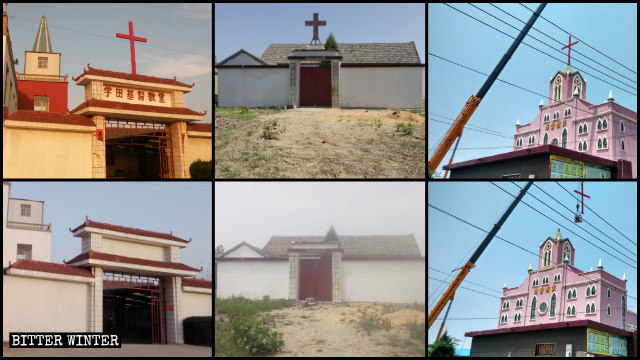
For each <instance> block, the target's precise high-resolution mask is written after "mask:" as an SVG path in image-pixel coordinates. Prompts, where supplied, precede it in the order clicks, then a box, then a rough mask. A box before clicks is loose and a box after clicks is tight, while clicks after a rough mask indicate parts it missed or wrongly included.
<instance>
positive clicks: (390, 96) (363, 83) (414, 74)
mask: <svg viewBox="0 0 640 360" xmlns="http://www.w3.org/2000/svg"><path fill="white" fill-rule="evenodd" d="M423 74H424V68H423V67H378V68H376V67H362V68H352V67H346V68H343V67H341V68H340V107H343V108H348V107H352V108H359V107H366V108H400V109H405V108H412V109H413V108H420V107H422V94H423V91H422V88H423V86H422V78H423Z"/></svg>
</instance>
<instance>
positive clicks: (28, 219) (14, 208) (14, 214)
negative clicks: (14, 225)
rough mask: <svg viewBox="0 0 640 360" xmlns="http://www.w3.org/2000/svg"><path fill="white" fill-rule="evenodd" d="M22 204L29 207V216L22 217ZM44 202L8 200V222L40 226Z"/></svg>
mask: <svg viewBox="0 0 640 360" xmlns="http://www.w3.org/2000/svg"><path fill="white" fill-rule="evenodd" d="M22 204H25V205H31V214H30V215H29V216H25V215H22V211H21V209H22ZM43 207H44V202H42V201H38V200H23V199H9V209H8V211H9V214H8V215H9V216H8V219H7V220H8V221H17V222H23V223H29V224H42V219H43V217H42V209H43Z"/></svg>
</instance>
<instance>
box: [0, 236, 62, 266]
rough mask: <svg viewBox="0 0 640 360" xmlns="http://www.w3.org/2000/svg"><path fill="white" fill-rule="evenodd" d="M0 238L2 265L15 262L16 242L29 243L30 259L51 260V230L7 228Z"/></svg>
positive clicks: (16, 254)
mask: <svg viewBox="0 0 640 360" xmlns="http://www.w3.org/2000/svg"><path fill="white" fill-rule="evenodd" d="M5 231H6V232H5V237H4V239H2V242H3V251H2V267H7V266H9V261H11V263H12V264H13V263H15V262H16V261H17V257H18V244H24V245H29V244H30V245H31V260H37V261H48V262H50V261H51V232H50V231H37V230H24V229H14V228H8V229H6V230H5Z"/></svg>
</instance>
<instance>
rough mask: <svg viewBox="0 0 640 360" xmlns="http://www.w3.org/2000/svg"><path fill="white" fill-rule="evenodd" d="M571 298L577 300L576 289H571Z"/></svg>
mask: <svg viewBox="0 0 640 360" xmlns="http://www.w3.org/2000/svg"><path fill="white" fill-rule="evenodd" d="M573 298H574V299H577V298H578V295H577V293H576V289H573Z"/></svg>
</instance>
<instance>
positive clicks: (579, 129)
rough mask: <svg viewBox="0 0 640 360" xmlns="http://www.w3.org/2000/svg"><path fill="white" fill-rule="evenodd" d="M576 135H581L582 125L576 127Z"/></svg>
mask: <svg viewBox="0 0 640 360" xmlns="http://www.w3.org/2000/svg"><path fill="white" fill-rule="evenodd" d="M578 134H582V124H580V126H578Z"/></svg>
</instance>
